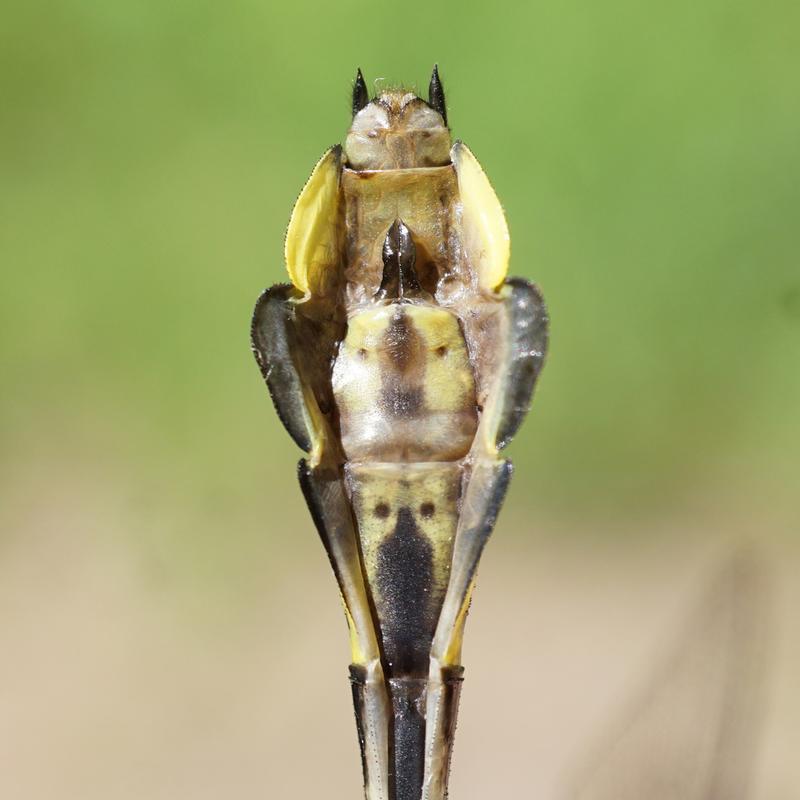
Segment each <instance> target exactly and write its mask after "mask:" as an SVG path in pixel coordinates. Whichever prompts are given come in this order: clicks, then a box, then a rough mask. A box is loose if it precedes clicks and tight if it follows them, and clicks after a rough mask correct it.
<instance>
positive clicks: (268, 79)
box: [0, 0, 800, 800]
mask: <svg viewBox="0 0 800 800" xmlns="http://www.w3.org/2000/svg"><path fill="white" fill-rule="evenodd" d="M2 16H3V22H2V25H0V100H1V101H2V105H1V106H0V265H2V274H3V290H2V292H0V367H1V368H2V373H1V375H2V392H1V393H0V411H1V412H2V413H1V414H0V654H2V657H0V797H2V798H13V800H52V798H59V800H71V799H72V798H76V799H77V798H80V800H95V799H97V800H101V799H102V800H134V798H135V799H136V800H141V799H142V798H147V800H174V798H182V797H191V798H195V800H205V799H206V798H209V799H210V798H237V800H244V799H245V798H261V797H296V798H308V799H309V800H310V799H311V798H319V797H325V798H331V800H334V799H335V798H342V800H345V798H356V797H359V793H360V774H359V759H358V752H357V742H356V736H355V728H354V725H353V720H352V711H351V708H350V698H349V689H348V686H347V680H346V665H347V657H348V647H347V637H346V632H345V626H344V620H343V618H342V617H343V615H342V613H341V610H340V607H339V601H338V598H337V594H336V589H335V584H334V581H333V578H332V576H331V575H330V574H329V568H328V565H327V563H326V559H325V556H324V553H323V550H322V548H321V546H320V545H319V543H318V542H317V540H316V534H315V533H314V531H313V528H312V525H311V522H310V519H309V517H308V514H307V513H306V511H305V508H304V506H303V502H302V499H301V496H300V492H299V490H298V488H297V486H296V483H295V475H294V465H295V462H296V460H297V458H298V456H299V454H298V452H297V451H296V448H294V446H293V445H292V443H291V442H290V441H289V439H288V437H287V436H286V435H285V433H284V432H283V430H282V429H281V428H280V425H279V423H278V421H277V418H276V416H275V414H274V412H273V410H272V408H271V404H270V402H269V399H268V396H267V393H266V389H265V387H264V386H263V384H262V381H261V377H260V375H259V374H258V370H257V368H256V366H255V364H254V362H253V359H252V356H251V354H250V352H249V347H248V324H249V316H250V313H251V309H252V305H253V303H254V302H255V299H256V296H257V294H258V293H259V291H260V290H261V289H262V288H263V287H264V286H266V285H269V284H271V283H274V282H276V281H279V280H284V272H283V265H282V237H283V231H284V228H285V225H286V222H287V220H288V215H289V212H290V209H291V205H292V202H293V201H294V198H295V197H296V195H297V193H298V192H299V190H300V187H301V186H302V184H303V181H304V180H305V178H306V177H307V175H308V173H309V171H310V169H311V167H312V166H313V164H314V162H315V160H316V158H317V157H318V156H319V154H320V153H321V152H322V151H323V150H324V148H325V147H327V146H328V145H330V144H331V143H333V142H335V141H338V140H340V139H341V138H342V137H343V135H344V131H345V129H346V127H347V125H348V122H349V116H348V94H349V89H350V81H351V80H352V77H353V75H354V73H355V68H356V66H361V68H362V69H363V71H364V74H365V76H366V77H367V80H368V83H369V84H370V86H371V88H372V87H373V86H374V85H377V86H381V85H384V84H385V83H387V82H388V83H395V82H405V83H407V84H411V85H412V86H420V87H424V86H425V85H426V84H427V80H428V77H429V71H430V67H431V65H432V63H433V61H434V60H437V61H438V62H439V64H440V66H441V72H442V77H443V80H444V82H445V88H446V90H447V93H448V100H449V108H450V120H451V124H452V126H453V130H454V135H455V136H457V137H460V138H464V139H465V140H466V141H467V142H468V143H469V145H470V147H471V148H472V149H473V150H474V152H475V153H476V154H477V155H478V157H479V158H480V159H481V161H482V163H483V165H484V167H485V168H486V170H487V172H488V174H489V175H490V177H491V178H492V180H493V182H494V185H495V187H496V189H497V191H498V194H499V196H500V198H501V200H502V202H503V203H504V205H505V207H506V210H507V214H508V218H509V222H510V226H511V234H512V272H513V273H516V274H520V275H524V276H525V277H528V278H532V279H535V280H536V281H538V282H539V283H540V285H541V286H542V288H543V291H544V293H545V296H546V298H547V299H548V302H549V307H550V312H551V317H552V340H551V351H550V357H549V362H548V364H547V366H546V368H545V370H544V372H543V375H542V378H541V382H540V386H539V389H538V390H537V396H536V398H535V402H534V407H533V411H532V413H531V416H530V418H529V420H528V422H527V424H526V425H525V427H524V428H523V430H522V432H521V433H520V435H519V436H518V437H517V439H516V440H515V442H514V444H513V445H512V447H511V448H510V455H511V456H512V457H513V459H514V461H515V463H516V467H517V470H516V475H515V478H514V481H513V483H512V488H511V492H510V495H509V498H508V501H507V504H506V507H505V509H504V511H503V513H502V515H501V518H500V523H499V525H498V528H497V531H496V533H495V536H494V538H493V541H492V542H491V543H490V546H489V547H488V549H487V552H486V554H485V557H484V560H483V564H482V568H481V574H480V582H479V587H478V592H477V594H476V598H475V603H474V605H473V611H472V614H471V619H470V624H469V627H468V635H467V642H466V651H465V661H466V665H467V682H466V684H465V690H464V695H463V702H462V711H461V715H460V722H461V724H460V728H459V733H458V738H457V744H456V752H455V758H454V775H453V780H452V794H453V796H454V797H455V798H465V800H466V799H467V798H490V797H531V798H543V799H544V800H550V799H551V798H553V800H556V798H561V797H566V796H569V797H572V796H573V793H578V794H580V792H584V794H583V795H581V796H592V797H594V796H597V797H600V796H601V795H602V796H603V797H612V796H615V793H616V797H617V800H619V798H620V797H622V796H623V794H624V793H623V790H622V789H619V790H615V789H614V788H613V777H612V778H609V776H608V774H607V773H608V772H611V773H621V772H625V773H627V771H628V769H627V767H626V766H624V765H626V764H629V763H630V758H629V756H628V755H626V753H640V754H642V755H641V757H640V758H635V759H634V762H635V763H636V764H638V765H639V767H640V769H641V770H642V771H643V773H646V772H647V771H648V770H651V772H652V774H655V771H657V770H658V768H659V767H658V764H659V763H660V762H663V761H664V760H665V758H666V757H665V756H664V753H665V752H672V751H671V750H670V748H672V747H674V745H675V742H676V741H680V742H683V743H684V744H685V745H686V746H687V747H689V748H691V749H692V750H693V752H697V753H706V752H708V753H709V755H708V758H709V759H712V758H716V759H717V760H719V759H722V761H725V759H728V760H729V761H730V762H731V769H733V768H734V767H735V766H736V765H742V764H747V765H748V769H747V770H746V771H747V772H748V773H749V774H750V778H751V779H752V783H751V785H750V788H749V789H748V790H747V792H746V793H745V794H744V796H746V797H748V798H750V797H752V798H758V799H759V800H767V799H768V798H769V799H770V800H771V799H772V798H775V800H784V799H785V798H793V797H797V796H800V765H798V762H797V759H796V751H797V742H798V737H800V722H798V720H800V683H799V682H798V678H797V677H796V676H797V675H798V674H800V626H799V625H798V614H799V613H800V588H798V575H800V543H799V542H798V536H797V531H798V522H799V521H800V519H799V517H800V514H798V501H797V496H798V478H800V457H799V456H798V452H799V447H800V425H798V401H800V370H798V365H799V364H800V264H798V255H797V253H798V250H799V249H800V248H798V237H797V230H798V226H797V220H798V212H800V202H799V201H800V197H799V196H798V194H799V191H800V190H799V188H798V187H800V149H798V144H797V143H798V141H799V140H800V104H798V93H797V78H796V76H797V74H798V67H800V63H798V61H800V59H799V58H798V52H800V49H799V48H798V45H800V41H798V39H799V38H800V35H799V34H798V31H800V24H798V23H800V18H799V17H800V15H799V14H798V8H797V6H796V5H795V4H790V3H786V2H767V3H761V4H756V3H754V2H743V1H742V0H734V1H733V2H721V1H720V2H718V1H717V0H700V2H691V3H690V2H688V0H679V2H677V3H672V4H669V5H666V6H664V5H653V4H647V5H642V4H637V3H633V2H630V0H612V1H611V2H606V3H600V4H597V3H594V4H590V3H586V2H573V1H572V0H567V2H564V3H559V4H552V3H551V4H548V3H532V4H525V5H523V4H511V3H499V4H498V3H494V4H490V5H487V4H482V3H477V2H471V1H470V2H461V3H458V4H455V3H451V4H442V5H438V6H436V5H430V4H427V3H422V2H420V1H419V0H410V2H403V3H402V4H386V5H384V6H376V5H366V4H357V3H351V2H344V3H342V4H339V5H337V6H335V7H334V6H330V5H325V4H322V3H295V4H290V3H287V4H284V5H278V6H275V5H269V4H265V3H255V2H251V1H250V0H234V2H230V3H227V4H223V3H211V2H194V3H190V2H180V3H156V2H153V1H152V0H147V1H145V2H139V3H134V2H131V1H130V0H111V1H110V2H106V3H102V4H101V3H94V2H89V0H61V1H60V2H52V1H51V2H38V1H37V0H34V2H22V0H11V2H10V3H7V4H6V5H5V8H4V12H3V15H2ZM378 79H381V80H380V81H378V83H377V84H374V83H373V81H376V80H378ZM743 542H744V543H746V547H747V548H748V549H747V550H746V552H747V553H748V554H749V555H747V556H745V557H744V558H745V560H746V561H747V563H748V564H750V565H751V566H750V567H748V570H749V572H747V570H746V572H747V574H749V575H751V578H752V575H757V578H752V579H751V578H747V579H743V580H744V582H743V583H737V582H736V581H733V582H732V583H731V582H728V583H725V581H724V580H723V581H722V583H720V580H719V579H718V578H717V577H715V576H718V575H719V574H720V571H721V574H723V575H724V574H726V573H725V570H726V567H725V564H727V563H728V562H729V559H730V558H731V554H732V553H734V552H738V551H739V550H740V547H741V545H742V543H743ZM720 586H721V587H722V588H719V587H720ZM709 597H711V598H712V600H711V601H709V600H708V598H709ZM741 597H745V598H747V602H744V603H741V602H738V601H737V600H736V598H741ZM714 598H716V599H714ZM709 603H710V605H709ZM708 609H711V610H710V611H709V610H708ZM742 609H744V611H742ZM697 619H701V620H704V621H705V622H704V623H703V625H700V626H699V627H698V625H694V624H693V621H695V620H697ZM742 620H744V621H742ZM734 664H746V665H752V668H747V669H741V670H739V669H736V668H734V667H732V666H731V665H734ZM722 683H725V685H730V687H731V688H729V690H725V691H722V692H718V696H717V695H715V694H714V691H716V689H715V687H719V686H720V685H722ZM665 697H666V698H668V700H667V701H665V700H664V699H663V698H665ZM715 697H716V698H717V699H714V698H715ZM700 698H708V701H707V702H708V703H709V704H710V705H709V708H710V709H711V710H710V711H708V710H705V711H704V710H702V709H699V708H698V704H700V702H701V701H700ZM705 708H706V707H705V706H703V709H705ZM727 708H731V709H732V711H731V714H732V716H731V717H730V718H731V719H734V718H735V719H738V720H740V722H737V723H735V724H734V723H730V725H728V723H725V725H728V727H730V728H731V730H734V729H735V731H736V732H737V736H738V733H740V732H741V731H742V730H746V731H750V732H751V734H752V736H751V737H750V738H749V739H747V741H745V739H744V738H741V737H739V739H740V741H739V740H737V741H739V744H738V745H737V747H732V748H730V749H725V748H718V749H719V753H717V755H714V754H713V752H712V751H713V750H714V748H711V749H710V750H709V749H708V748H705V746H704V745H703V746H701V744H700V738H701V737H700V734H699V733H698V731H700V732H702V730H704V729H705V728H704V726H706V727H708V725H712V722H713V720H712V718H713V719H714V720H715V719H717V716H719V714H722V712H721V711H720V709H727ZM687 709H688V711H687ZM687 715H688V717H687ZM722 717H724V718H725V719H728V714H727V712H725V713H724V714H722ZM687 719H688V720H689V721H688V722H687V721H686V720H687ZM695 719H696V720H697V721H698V724H697V725H692V724H691V722H692V721H693V720H695ZM709 720H711V721H709ZM741 720H744V722H741ZM720 725H721V726H722V727H723V728H724V727H725V725H723V724H722V723H720ZM731 726H732V727H731ZM712 727H713V725H712ZM639 730H646V731H647V734H646V741H647V744H646V745H643V744H642V741H644V739H642V737H641V736H639V734H638V733H637V731H639ZM637 736H639V738H638V739H637ZM695 737H698V738H697V742H698V743H697V746H696V747H695V746H694V743H695ZM745 738H746V737H745ZM637 748H638V749H637ZM704 748H705V749H704ZM720 753H721V755H720ZM626 758H627V759H628V760H627V761H626ZM675 758H678V756H675ZM734 761H735V762H736V764H734V763H733V762H734ZM673 763H677V762H673ZM603 765H606V766H605V767H604V766H603ZM617 765H620V766H617ZM749 765H752V769H750V767H749ZM716 768H720V769H723V771H724V769H725V768H724V766H723V767H719V765H717V767H715V769H716ZM595 776H596V777H595ZM609 781H611V782H612V784H611V785H612V788H609V789H604V788H603V787H604V786H608V785H609ZM587 786H589V787H593V788H590V789H585V788H582V787H587ZM604 791H605V792H606V794H602V793H603V792H604ZM586 792H589V794H586ZM592 792H594V794H592ZM665 796H667V795H665ZM697 796H698V797H699V796H707V795H697Z"/></svg>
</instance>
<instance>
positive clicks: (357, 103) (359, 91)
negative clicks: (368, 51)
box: [353, 69, 369, 116]
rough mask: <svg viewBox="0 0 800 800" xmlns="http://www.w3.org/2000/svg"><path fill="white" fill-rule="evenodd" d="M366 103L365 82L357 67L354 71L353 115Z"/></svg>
mask: <svg viewBox="0 0 800 800" xmlns="http://www.w3.org/2000/svg"><path fill="white" fill-rule="evenodd" d="M368 103H369V93H368V92H367V84H366V83H364V76H363V75H362V74H361V70H360V69H359V70H358V71H357V72H356V82H355V83H354V84H353V116H355V115H356V114H358V112H359V111H361V109H362V108H364V107H365V106H366V105H367V104H368Z"/></svg>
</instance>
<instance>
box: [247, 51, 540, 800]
mask: <svg viewBox="0 0 800 800" xmlns="http://www.w3.org/2000/svg"><path fill="white" fill-rule="evenodd" d="M285 260H286V268H287V271H288V274H289V279H290V283H288V284H279V285H276V286H273V287H271V288H269V289H267V290H266V291H265V292H264V293H263V294H262V295H261V296H260V298H259V299H258V302H257V304H256V307H255V312H254V315H253V319H252V329H251V334H252V348H253V351H254V354H255V357H256V360H257V362H258V365H259V367H260V369H261V372H262V374H263V377H264V378H265V380H266V383H267V386H268V388H269V391H270V394H271V396H272V400H273V402H274V405H275V408H276V411H277V413H278V416H279V418H280V420H281V421H282V423H283V425H284V426H285V428H286V429H287V431H288V433H289V434H290V435H291V437H292V438H293V439H294V441H295V442H296V443H297V444H298V445H299V447H300V448H302V450H304V451H305V452H306V454H307V455H306V457H305V458H304V459H303V460H301V461H300V464H299V468H298V474H299V480H300V485H301V488H302V492H303V494H304V496H305V500H306V503H307V505H308V508H309V510H310V512H311V516H312V518H313V521H314V523H315V525H316V528H317V530H318V533H319V535H320V537H321V539H322V542H323V544H324V546H325V548H326V550H327V554H328V556H329V559H330V562H331V565H332V567H333V572H334V574H335V577H336V580H337V582H338V587H339V591H340V594H341V599H342V601H343V605H344V611H345V616H346V619H347V624H348V628H349V633H350V644H351V651H352V664H351V666H350V681H351V687H352V695H353V702H354V706H355V712H356V723H357V730H358V739H359V742H360V748H361V756H362V768H363V775H364V793H365V797H366V799H367V800H442V799H443V798H445V797H446V795H447V784H448V777H449V771H450V758H451V753H452V743H453V736H454V732H455V726H456V715H457V710H458V700H459V694H460V689H461V683H462V679H463V665H462V664H461V651H462V640H463V633H464V625H465V620H466V616H467V611H468V608H469V604H470V598H471V595H472V591H473V587H474V585H475V578H476V571H477V567H478V562H479V560H480V557H481V554H482V552H483V549H484V546H485V544H486V541H487V539H488V538H489V536H490V534H491V533H492V530H493V528H494V526H495V522H496V519H497V516H498V513H499V511H500V507H501V505H502V503H503V499H504V497H505V494H506V489H507V487H508V484H509V480H510V478H511V472H512V465H511V462H510V461H509V460H508V459H506V458H504V457H502V455H501V451H502V450H503V448H505V447H506V445H508V443H509V442H510V441H511V439H512V437H513V436H514V434H515V433H516V432H517V430H518V428H519V426H520V424H521V423H522V421H523V418H524V417H525V415H526V413H527V411H528V409H529V406H530V404H531V398H532V394H533V390H534V386H535V384H536V382H537V378H538V376H539V373H540V371H541V369H542V366H543V363H544V359H545V354H546V350H547V341H548V315H547V311H546V308H545V305H544V301H543V299H542V295H541V292H540V291H539V289H538V288H537V287H536V286H535V285H534V284H532V283H530V282H529V281H527V280H523V279H521V278H508V277H507V270H508V261H509V232H508V226H507V223H506V219H505V215H504V213H503V209H502V206H501V204H500V202H499V200H498V198H497V195H496V194H495V191H494V189H493V188H492V185H491V183H490V182H489V179H488V178H487V176H486V174H485V173H484V171H483V169H482V168H481V166H480V164H479V163H478V161H477V159H476V158H475V156H474V155H473V154H472V152H471V151H470V149H469V148H468V147H467V146H466V145H465V144H463V143H462V142H461V141H455V142H454V141H453V140H452V137H451V132H450V128H449V125H448V114H447V106H446V100H445V92H444V88H443V85H442V80H441V78H440V76H439V71H438V67H434V69H433V73H432V76H431V79H430V84H429V89H428V97H427V99H423V98H421V97H419V96H417V94H416V93H415V92H413V91H409V90H406V89H387V90H384V91H381V92H380V93H379V94H378V95H377V96H375V97H370V95H369V92H368V89H367V85H366V82H365V80H364V77H363V75H362V73H361V70H358V72H357V75H356V79H355V82H354V85H353V94H352V122H351V125H350V129H349V131H348V132H347V135H346V137H345V140H344V144H343V145H337V146H335V147H331V148H330V149H329V150H327V151H326V152H325V153H324V155H323V156H322V158H321V159H320V160H319V162H318V163H317V165H316V166H315V167H314V169H313V171H312V173H311V176H310V178H309V179H308V182H307V183H306V184H305V186H304V188H303V190H302V192H301V193H300V196H299V197H298V199H297V201H296V204H295V206H294V210H293V212H292V215H291V219H290V222H289V226H288V230H287V233H286V242H285Z"/></svg>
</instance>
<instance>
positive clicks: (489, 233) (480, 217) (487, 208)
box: [450, 142, 511, 292]
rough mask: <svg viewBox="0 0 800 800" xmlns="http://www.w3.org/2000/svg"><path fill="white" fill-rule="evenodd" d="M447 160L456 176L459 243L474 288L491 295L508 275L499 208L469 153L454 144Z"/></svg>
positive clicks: (504, 229)
mask: <svg viewBox="0 0 800 800" xmlns="http://www.w3.org/2000/svg"><path fill="white" fill-rule="evenodd" d="M450 158H451V159H452V161H453V166H454V167H455V170H456V175H457V176H458V192H459V198H460V201H461V207H462V212H461V213H462V216H461V231H462V241H463V244H464V248H465V250H466V253H467V257H468V259H469V262H470V266H471V267H472V269H473V270H474V271H475V272H476V274H477V283H478V287H479V288H481V289H483V290H485V291H489V292H493V291H494V290H495V289H497V287H498V286H500V284H501V283H502V282H503V280H504V279H505V277H506V273H507V272H508V258H509V254H510V251H511V244H510V241H509V235H508V224H507V223H506V217H505V214H504V213H503V207H502V206H501V205H500V201H499V200H498V199H497V195H496V194H495V191H494V189H493V188H492V184H491V183H489V179H488V178H487V177H486V173H485V172H484V171H483V169H482V168H481V165H480V164H479V163H478V159H477V158H475V156H474V155H473V154H472V151H471V150H470V149H469V148H468V147H467V146H466V145H465V144H464V143H463V142H456V143H455V144H454V145H453V148H452V150H451V151H450Z"/></svg>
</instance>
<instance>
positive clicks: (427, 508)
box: [419, 500, 436, 519]
mask: <svg viewBox="0 0 800 800" xmlns="http://www.w3.org/2000/svg"><path fill="white" fill-rule="evenodd" d="M419 513H420V514H421V515H422V516H423V517H424V518H425V519H430V518H431V517H432V516H433V515H434V514H435V513H436V506H435V505H434V504H433V503H431V502H430V500H428V501H426V502H424V503H423V504H422V505H421V506H420V507H419Z"/></svg>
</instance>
